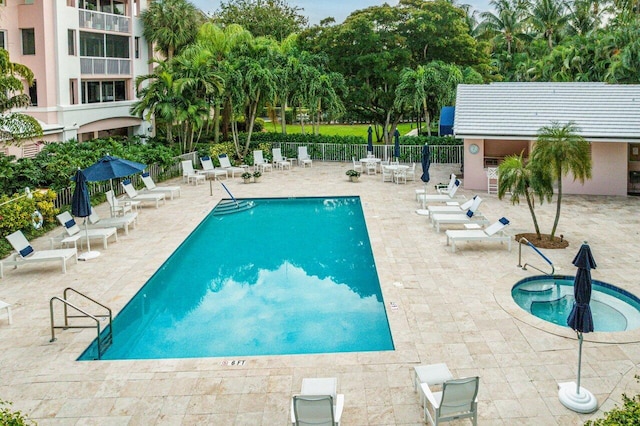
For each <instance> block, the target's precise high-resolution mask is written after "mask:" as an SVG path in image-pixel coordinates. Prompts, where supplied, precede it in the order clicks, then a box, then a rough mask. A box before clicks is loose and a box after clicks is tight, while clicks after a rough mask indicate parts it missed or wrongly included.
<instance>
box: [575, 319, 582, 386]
mask: <svg viewBox="0 0 640 426" xmlns="http://www.w3.org/2000/svg"><path fill="white" fill-rule="evenodd" d="M581 367H582V332H581V331H578V380H577V383H576V394H577V395H580V369H581Z"/></svg>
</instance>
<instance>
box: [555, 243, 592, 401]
mask: <svg viewBox="0 0 640 426" xmlns="http://www.w3.org/2000/svg"><path fill="white" fill-rule="evenodd" d="M573 264H574V266H576V267H577V268H578V270H577V271H576V277H575V280H574V282H573V295H574V298H575V302H574V304H573V308H572V309H571V312H570V313H569V317H568V318H567V325H568V326H569V327H571V328H572V329H573V330H575V332H576V333H577V335H578V380H577V382H576V383H574V382H568V383H559V384H558V388H559V391H558V396H559V397H560V402H561V403H562V404H563V405H564V406H565V407H567V408H568V409H570V410H573V411H576V412H578V413H591V412H593V411H595V410H596V408H598V401H597V400H596V398H595V396H594V395H593V394H592V393H591V392H589V391H588V390H586V389H585V388H583V387H581V386H580V373H581V371H580V370H581V366H582V333H590V332H592V331H593V316H592V314H591V307H590V306H589V303H590V302H591V269H592V268H593V269H595V268H596V262H595V260H594V259H593V255H592V254H591V248H590V247H589V245H588V244H587V243H586V241H585V242H584V244H582V246H581V247H580V250H579V251H578V254H576V257H575V258H574V259H573Z"/></svg>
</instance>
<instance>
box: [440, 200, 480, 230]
mask: <svg viewBox="0 0 640 426" xmlns="http://www.w3.org/2000/svg"><path fill="white" fill-rule="evenodd" d="M472 200H473V201H472V203H471V206H470V207H469V210H467V211H466V213H456V214H449V213H434V214H431V215H430V216H429V217H430V218H431V223H432V224H433V227H434V228H436V232H440V227H441V226H442V225H445V224H456V225H465V227H466V228H467V229H474V228H476V229H480V228H481V226H480V225H485V224H488V223H489V221H488V220H487V218H486V217H484V216H483V215H482V213H480V212H478V207H480V203H482V198H480V197H478V196H476V197H473V198H472ZM467 225H475V226H467Z"/></svg>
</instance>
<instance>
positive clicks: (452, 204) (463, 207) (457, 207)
mask: <svg viewBox="0 0 640 426" xmlns="http://www.w3.org/2000/svg"><path fill="white" fill-rule="evenodd" d="M476 197H477V195H474V196H473V198H470V199H468V200H467V201H465V202H464V203H462V204H460V203H459V202H458V201H447V204H446V205H444V206H443V205H435V206H427V211H428V212H429V216H431V215H432V214H459V213H466V212H467V210H469V208H470V207H471V206H472V205H473V201H474V200H475V199H476Z"/></svg>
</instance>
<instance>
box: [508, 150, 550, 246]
mask: <svg viewBox="0 0 640 426" xmlns="http://www.w3.org/2000/svg"><path fill="white" fill-rule="evenodd" d="M523 155H524V153H523V152H522V153H520V155H510V156H507V157H506V158H505V159H504V161H503V162H502V163H500V165H499V166H498V176H500V178H499V179H498V198H499V199H500V200H502V199H503V198H504V197H505V195H506V194H507V193H509V194H510V197H511V203H512V204H513V205H516V204H520V198H521V197H524V198H525V200H526V202H527V207H529V212H530V213H531V219H532V220H533V226H534V228H535V231H536V235H537V236H538V239H540V238H542V235H541V233H540V226H538V219H537V217H536V212H535V198H536V196H537V197H538V198H539V199H540V202H541V203H543V202H544V201H545V200H546V201H551V197H552V196H553V180H552V179H551V175H550V174H549V173H545V172H544V171H543V170H542V169H540V168H536V167H535V163H532V162H529V163H526V162H525V160H524V158H523Z"/></svg>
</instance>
